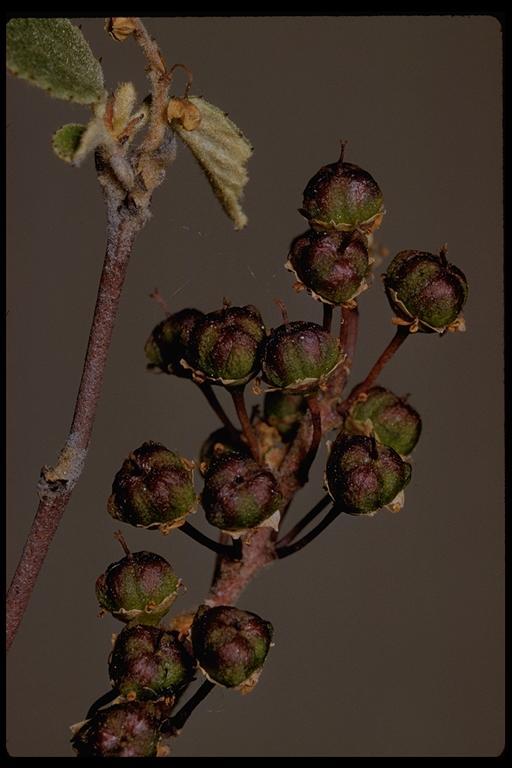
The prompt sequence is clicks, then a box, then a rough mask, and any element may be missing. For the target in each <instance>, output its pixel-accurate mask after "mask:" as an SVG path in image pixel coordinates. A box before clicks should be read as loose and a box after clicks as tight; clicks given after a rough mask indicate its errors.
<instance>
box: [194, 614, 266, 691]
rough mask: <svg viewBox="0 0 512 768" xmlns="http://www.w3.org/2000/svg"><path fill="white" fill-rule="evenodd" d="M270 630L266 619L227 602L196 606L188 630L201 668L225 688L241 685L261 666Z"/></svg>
mask: <svg viewBox="0 0 512 768" xmlns="http://www.w3.org/2000/svg"><path fill="white" fill-rule="evenodd" d="M272 634H273V627H272V624H270V622H268V621H264V620H263V619H261V618H260V617H259V616H257V615H256V614H255V613H249V612H248V611H241V610H240V609H238V608H232V607H231V606H217V607H215V608H208V607H207V606H205V605H202V606H200V607H199V609H198V611H197V613H196V616H195V618H194V622H193V624H192V630H191V637H192V645H193V648H194V654H195V656H196V658H197V660H198V662H199V664H200V666H201V669H202V670H203V672H204V673H205V674H206V675H207V677H208V678H209V679H210V680H212V681H213V682H215V683H218V684H219V685H223V686H225V687H226V688H235V687H239V686H242V685H243V684H244V683H247V682H248V680H249V678H250V677H251V676H254V675H255V674H257V673H258V672H259V671H260V670H261V668H262V666H263V663H264V661H265V659H266V657H267V654H268V650H269V648H270V642H271V640H272Z"/></svg>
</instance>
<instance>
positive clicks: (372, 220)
mask: <svg viewBox="0 0 512 768" xmlns="http://www.w3.org/2000/svg"><path fill="white" fill-rule="evenodd" d="M344 148H345V145H344V144H343V145H342V152H341V156H340V159H339V160H338V161H337V162H335V163H331V164H330V165H324V166H323V167H322V168H320V170H319V171H318V173H316V174H315V175H314V176H313V178H312V179H310V181H309V182H308V184H307V186H306V188H305V190H304V200H303V203H302V209H301V213H302V214H303V215H304V216H305V217H306V218H307V219H308V220H309V224H310V226H312V227H314V228H315V229H321V230H332V229H334V230H340V231H353V230H359V231H360V232H364V233H365V234H367V233H370V232H372V231H373V230H374V229H376V228H377V227H379V226H380V224H381V221H382V217H383V215H384V206H383V199H382V192H381V191H380V189H379V186H378V184H377V182H376V181H375V179H374V178H373V176H370V174H369V173H368V172H367V171H365V170H363V169H362V168H360V167H359V166H358V165H354V164H353V163H345V162H344V161H343V153H344Z"/></svg>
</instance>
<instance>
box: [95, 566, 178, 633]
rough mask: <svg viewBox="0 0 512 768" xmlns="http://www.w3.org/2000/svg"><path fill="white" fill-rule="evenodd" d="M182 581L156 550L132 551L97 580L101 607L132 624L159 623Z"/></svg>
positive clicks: (98, 598)
mask: <svg viewBox="0 0 512 768" xmlns="http://www.w3.org/2000/svg"><path fill="white" fill-rule="evenodd" d="M179 585H180V580H179V579H178V577H177V576H176V574H175V573H174V571H173V569H172V567H171V565H170V564H169V563H168V562H167V560H165V559H164V558H163V557H160V555H157V554H155V553H154V552H132V553H131V554H129V555H127V556H126V557H123V559H122V560H119V561H118V562H117V563H112V564H111V565H109V567H108V568H107V570H106V572H105V573H103V574H102V575H101V576H99V577H98V579H97V581H96V597H97V600H98V603H99V604H100V607H101V608H102V609H103V610H105V611H109V613H111V614H112V615H113V616H115V617H116V619H119V620H120V621H124V622H127V623H128V622H130V623H131V624H158V623H159V621H160V620H161V619H162V617H163V616H165V614H166V613H167V611H168V610H169V608H170V607H171V605H172V603H173V602H174V600H175V599H176V597H177V594H178V587H179Z"/></svg>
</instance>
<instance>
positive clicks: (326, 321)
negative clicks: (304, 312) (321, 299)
mask: <svg viewBox="0 0 512 768" xmlns="http://www.w3.org/2000/svg"><path fill="white" fill-rule="evenodd" d="M323 308H324V316H323V328H324V331H327V333H330V332H331V325H332V311H333V306H332V304H323Z"/></svg>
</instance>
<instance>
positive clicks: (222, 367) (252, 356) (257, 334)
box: [186, 305, 265, 387]
mask: <svg viewBox="0 0 512 768" xmlns="http://www.w3.org/2000/svg"><path fill="white" fill-rule="evenodd" d="M264 338H265V326H264V325H263V321H262V319H261V315H260V313H259V311H258V310H257V309H256V307H253V306H252V305H248V306H245V307H224V309H219V310H217V311H216V312H210V313H209V314H207V315H205V316H204V317H203V319H202V320H200V321H199V322H198V323H197V325H196V326H195V327H194V330H193V332H192V334H191V337H190V344H189V349H188V354H187V360H186V362H187V363H188V364H189V366H190V367H191V368H192V369H193V376H194V378H195V379H196V380H198V381H205V380H208V381H211V382H213V383H214V384H222V385H224V386H226V387H236V386H240V385H242V384H245V383H246V382H247V381H249V380H250V379H252V378H253V377H254V376H256V374H257V373H258V371H259V368H260V360H261V351H262V347H263V340H264Z"/></svg>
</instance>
